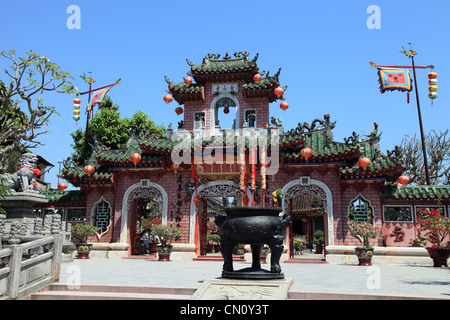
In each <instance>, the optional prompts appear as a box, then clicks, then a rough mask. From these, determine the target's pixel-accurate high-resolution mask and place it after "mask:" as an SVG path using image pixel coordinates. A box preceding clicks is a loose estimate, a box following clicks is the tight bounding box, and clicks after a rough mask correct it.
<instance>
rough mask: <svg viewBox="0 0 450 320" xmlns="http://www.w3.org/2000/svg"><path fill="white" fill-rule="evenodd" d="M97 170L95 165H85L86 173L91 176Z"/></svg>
mask: <svg viewBox="0 0 450 320" xmlns="http://www.w3.org/2000/svg"><path fill="white" fill-rule="evenodd" d="M94 172H95V168H94V166H92V165H90V164H88V165H86V166H84V173H86V174H87V175H88V176H90V175H91V174H93V173H94Z"/></svg>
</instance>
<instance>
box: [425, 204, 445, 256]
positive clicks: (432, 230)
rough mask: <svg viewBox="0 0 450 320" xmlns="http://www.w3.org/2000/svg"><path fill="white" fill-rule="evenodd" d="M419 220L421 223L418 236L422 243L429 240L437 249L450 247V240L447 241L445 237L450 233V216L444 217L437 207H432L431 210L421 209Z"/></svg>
mask: <svg viewBox="0 0 450 320" xmlns="http://www.w3.org/2000/svg"><path fill="white" fill-rule="evenodd" d="M417 222H418V224H419V225H418V232H419V233H418V236H417V238H418V239H419V240H420V241H422V243H426V242H427V241H429V242H431V243H432V246H431V247H432V248H436V249H448V248H449V245H450V241H445V238H446V237H447V236H448V235H449V233H450V218H447V217H444V216H443V215H441V214H440V213H439V211H438V210H436V209H435V208H432V209H431V210H430V212H428V211H427V210H425V209H419V214H418V215H417ZM422 232H423V235H422Z"/></svg>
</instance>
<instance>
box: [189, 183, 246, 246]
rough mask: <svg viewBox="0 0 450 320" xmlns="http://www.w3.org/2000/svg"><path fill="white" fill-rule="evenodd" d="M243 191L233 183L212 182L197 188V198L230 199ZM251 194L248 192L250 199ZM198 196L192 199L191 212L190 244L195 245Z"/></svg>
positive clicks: (193, 196) (194, 195)
mask: <svg viewBox="0 0 450 320" xmlns="http://www.w3.org/2000/svg"><path fill="white" fill-rule="evenodd" d="M240 195H241V191H240V189H239V185H238V184H236V183H234V182H233V181H228V180H219V181H211V182H208V183H206V184H203V185H201V186H199V187H198V188H197V197H198V198H202V197H218V196H228V197H240ZM250 196H251V194H250V192H249V190H247V197H249V198H250ZM195 197H196V194H195V191H194V194H193V195H192V197H191V212H190V219H189V243H190V244H195V224H196V221H197V214H198V210H197V206H196V205H195V201H194V199H195Z"/></svg>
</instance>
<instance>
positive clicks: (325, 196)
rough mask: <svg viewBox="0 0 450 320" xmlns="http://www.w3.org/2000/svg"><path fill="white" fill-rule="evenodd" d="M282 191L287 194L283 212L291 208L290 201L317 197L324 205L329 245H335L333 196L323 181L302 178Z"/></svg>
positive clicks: (292, 182)
mask: <svg viewBox="0 0 450 320" xmlns="http://www.w3.org/2000/svg"><path fill="white" fill-rule="evenodd" d="M282 191H283V192H285V193H286V195H284V196H283V204H282V207H283V211H286V210H287V209H288V206H289V200H291V199H293V198H295V197H296V196H298V195H302V194H303V195H311V194H312V195H316V196H318V197H319V198H320V199H321V200H322V203H323V206H324V210H325V215H326V217H327V230H328V233H327V238H328V245H333V244H334V227H333V196H332V193H331V190H330V188H328V186H327V185H326V184H325V183H323V182H322V181H319V180H315V179H310V178H309V177H301V178H300V179H297V180H293V181H291V182H289V183H287V184H286V185H285V186H284V187H283V188H282Z"/></svg>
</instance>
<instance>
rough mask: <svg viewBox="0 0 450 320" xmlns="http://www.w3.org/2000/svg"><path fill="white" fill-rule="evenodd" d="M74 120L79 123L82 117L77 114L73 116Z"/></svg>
mask: <svg viewBox="0 0 450 320" xmlns="http://www.w3.org/2000/svg"><path fill="white" fill-rule="evenodd" d="M72 118H73V120H75V121H78V120H80V116H79V115H77V114H76V115H74V116H73V117H72Z"/></svg>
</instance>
